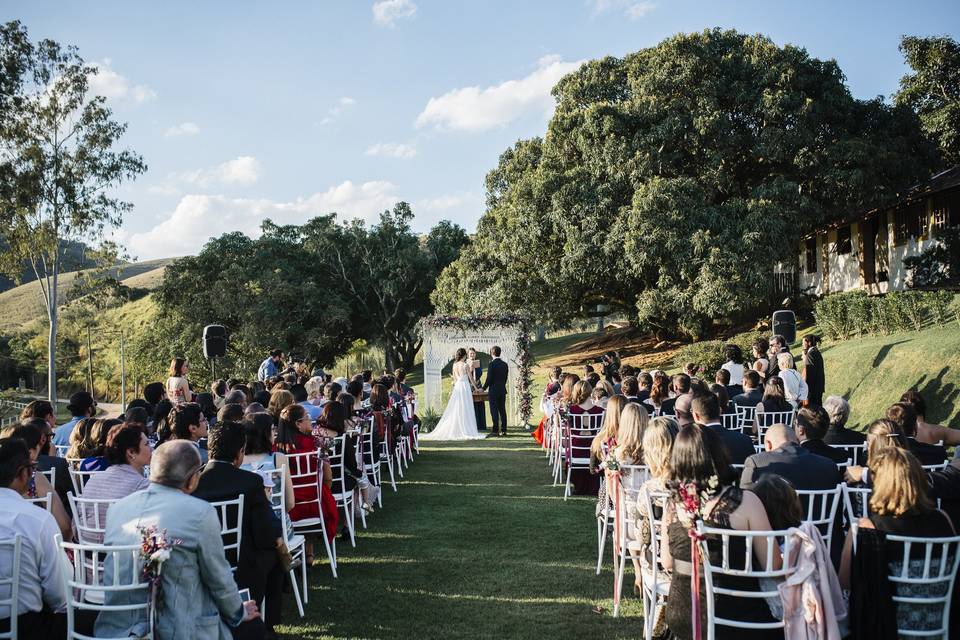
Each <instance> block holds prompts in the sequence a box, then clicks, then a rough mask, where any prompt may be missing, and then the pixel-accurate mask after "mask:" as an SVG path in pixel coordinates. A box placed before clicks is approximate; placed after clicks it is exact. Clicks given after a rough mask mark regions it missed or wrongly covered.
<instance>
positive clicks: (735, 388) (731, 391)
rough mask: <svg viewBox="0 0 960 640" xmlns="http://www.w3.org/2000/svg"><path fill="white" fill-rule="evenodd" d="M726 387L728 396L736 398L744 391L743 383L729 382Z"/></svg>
mask: <svg viewBox="0 0 960 640" xmlns="http://www.w3.org/2000/svg"><path fill="white" fill-rule="evenodd" d="M726 389H727V398H735V397H737V396H738V395H740V394H741V393H743V385H740V384H728V385H727V386H726ZM758 402H759V400H758Z"/></svg>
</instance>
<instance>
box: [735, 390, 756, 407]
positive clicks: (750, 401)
mask: <svg viewBox="0 0 960 640" xmlns="http://www.w3.org/2000/svg"><path fill="white" fill-rule="evenodd" d="M761 400H763V391H761V390H760V389H750V390H749V391H744V392H743V393H741V394H740V395H738V396H733V397H732V398H730V402H732V403H733V404H735V405H737V406H738V407H753V408H756V406H757V405H758V404H760V401H761Z"/></svg>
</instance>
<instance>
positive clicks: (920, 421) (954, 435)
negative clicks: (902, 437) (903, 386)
mask: <svg viewBox="0 0 960 640" xmlns="http://www.w3.org/2000/svg"><path fill="white" fill-rule="evenodd" d="M900 402H905V403H907V404H909V405H910V406H911V407H913V412H914V413H915V414H917V436H916V437H917V441H918V442H924V443H926V444H938V443H941V442H942V443H943V444H944V445H946V446H948V447H949V446H953V445H958V444H960V429H951V428H950V427H944V426H941V425H939V424H930V423H929V422H927V403H926V401H924V399H923V396H921V395H920V393H919V392H918V391H917V390H916V389H911V390H910V391H907V392H906V393H905V394H903V395H902V396H900Z"/></svg>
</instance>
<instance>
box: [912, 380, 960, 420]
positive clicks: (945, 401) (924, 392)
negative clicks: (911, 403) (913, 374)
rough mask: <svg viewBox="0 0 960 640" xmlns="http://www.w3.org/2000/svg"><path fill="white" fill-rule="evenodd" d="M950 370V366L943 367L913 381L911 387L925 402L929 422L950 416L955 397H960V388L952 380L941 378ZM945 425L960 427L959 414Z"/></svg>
mask: <svg viewBox="0 0 960 640" xmlns="http://www.w3.org/2000/svg"><path fill="white" fill-rule="evenodd" d="M949 372H950V367H943V368H942V369H940V372H939V373H937V374H936V375H932V376H927V375H926V374H924V375H922V376H920V378H919V379H918V380H917V381H916V382H915V383H913V385H912V386H911V387H910V388H911V389H916V390H917V391H919V392H920V395H921V396H923V399H924V400H925V401H926V403H927V416H926V418H927V420H928V421H929V422H931V423H935V424H936V423H940V422H941V421H945V420H946V419H947V418H949V417H950V413H951V412H952V411H953V409H954V407H955V405H956V402H957V399H958V398H960V389H958V388H957V387H956V385H954V384H953V383H952V382H947V383H944V381H943V379H944V378H945V377H946V376H947V374H948V373H949ZM945 426H949V427H960V414H958V415H957V416H954V418H953V420H951V421H950V422H949V423H947V424H946V425H945Z"/></svg>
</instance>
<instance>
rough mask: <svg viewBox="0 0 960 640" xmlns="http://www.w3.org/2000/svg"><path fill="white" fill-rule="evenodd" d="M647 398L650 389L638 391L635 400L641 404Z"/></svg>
mask: <svg viewBox="0 0 960 640" xmlns="http://www.w3.org/2000/svg"><path fill="white" fill-rule="evenodd" d="M649 397H650V389H640V391H638V392H637V400H638V401H639V402H640V404H643V402H644V400H646V399H647V398H649Z"/></svg>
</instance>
